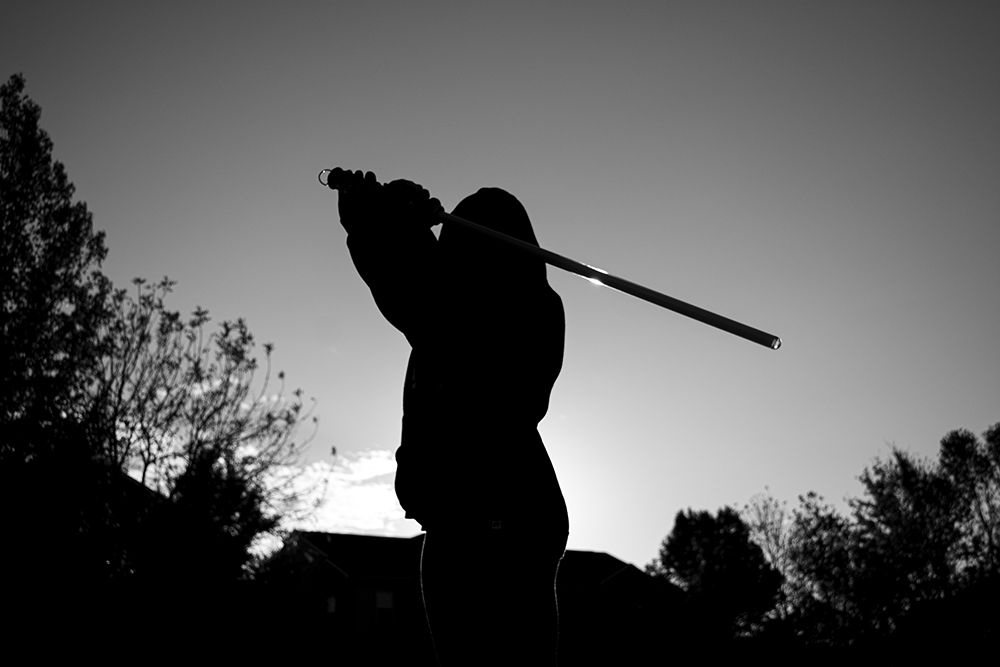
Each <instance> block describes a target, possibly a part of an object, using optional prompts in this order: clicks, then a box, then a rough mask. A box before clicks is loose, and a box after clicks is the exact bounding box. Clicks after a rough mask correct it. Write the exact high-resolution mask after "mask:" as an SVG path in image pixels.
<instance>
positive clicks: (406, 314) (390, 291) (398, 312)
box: [347, 224, 440, 347]
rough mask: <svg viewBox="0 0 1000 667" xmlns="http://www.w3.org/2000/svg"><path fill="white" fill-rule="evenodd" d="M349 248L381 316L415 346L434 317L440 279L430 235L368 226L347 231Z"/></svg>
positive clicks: (388, 226) (398, 227) (396, 226)
mask: <svg viewBox="0 0 1000 667" xmlns="http://www.w3.org/2000/svg"><path fill="white" fill-rule="evenodd" d="M347 247H348V249H349V250H350V253H351V259H353V260H354V266H355V267H356V268H357V270H358V273H359V274H360V275H361V278H362V280H364V281H365V283H366V284H367V285H368V288H369V289H370V290H371V293H372V297H374V299H375V304H376V305H377V306H378V309H379V310H380V311H381V312H382V315H384V316H385V318H386V319H387V320H388V321H389V323H390V324H392V325H393V326H394V327H396V328H397V329H399V330H400V331H401V332H402V333H403V335H404V336H406V339H407V341H409V343H410V345H411V346H414V347H416V346H417V344H418V342H419V341H420V340H422V339H424V338H425V337H426V336H428V335H429V334H430V332H429V331H428V328H429V327H430V326H431V323H432V322H434V321H435V318H434V317H433V312H432V311H433V310H434V298H433V297H434V294H435V292H436V290H435V286H436V284H437V283H438V281H439V279H440V278H439V275H438V274H439V266H438V265H439V262H438V252H437V239H436V238H435V236H434V233H433V232H432V231H431V230H430V229H429V228H420V227H407V226H404V225H399V224H385V225H382V224H371V225H366V226H365V227H364V228H362V229H359V230H356V231H354V232H352V233H351V234H349V235H348V237H347Z"/></svg>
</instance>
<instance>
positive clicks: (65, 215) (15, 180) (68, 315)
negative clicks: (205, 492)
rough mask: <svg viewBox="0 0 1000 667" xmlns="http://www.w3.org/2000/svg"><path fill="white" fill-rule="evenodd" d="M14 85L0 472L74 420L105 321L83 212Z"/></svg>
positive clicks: (4, 117)
mask: <svg viewBox="0 0 1000 667" xmlns="http://www.w3.org/2000/svg"><path fill="white" fill-rule="evenodd" d="M24 85H25V82H24V77H22V76H21V75H19V74H15V75H13V76H11V77H10V79H9V80H8V81H7V82H6V83H5V84H3V85H2V86H0V103H2V108H0V211H2V225H3V242H2V246H0V294H2V299H3V312H2V315H0V318H2V319H0V327H2V336H0V407H2V409H0V419H2V420H3V423H2V425H0V426H2V430H3V431H4V440H3V445H2V448H0V457H2V458H0V463H2V464H3V465H5V466H9V465H15V464H17V463H23V462H25V461H26V460H29V459H30V458H32V457H33V456H38V455H41V454H42V452H40V451H38V448H39V447H41V446H42V443H43V442H45V441H46V440H50V439H49V438H46V437H43V436H42V435H40V433H39V431H40V430H48V431H53V430H59V428H60V427H61V426H64V425H66V424H68V423H71V422H72V421H73V418H74V417H78V416H79V415H78V414H77V408H78V407H79V399H80V397H81V396H82V395H84V394H85V393H86V390H87V384H88V382H89V378H90V374H91V373H92V371H93V370H94V368H95V367H96V365H97V363H98V359H99V357H100V350H99V349H98V338H97V333H98V331H99V329H100V327H101V326H102V325H103V323H104V321H105V320H106V317H107V309H106V299H107V297H108V295H109V294H110V282H109V281H108V279H107V278H106V277H105V276H104V275H103V274H101V273H100V270H99V269H100V264H101V262H102V261H103V259H104V257H105V255H106V254H107V249H106V248H105V246H104V234H103V233H102V232H95V231H94V229H93V222H92V219H91V214H90V212H89V211H88V210H87V206H86V204H84V203H82V202H76V203H74V202H73V201H72V197H73V191H74V188H73V185H72V184H71V183H70V182H69V181H68V180H67V178H66V171H65V169H64V168H63V165H62V164H61V163H59V162H55V161H53V160H52V141H51V139H49V136H48V134H47V133H46V132H45V131H44V130H42V129H41V128H40V127H39V125H38V121H39V118H40V116H41V109H40V108H39V107H38V105H37V104H35V103H34V102H32V101H31V100H30V99H29V98H28V97H27V96H26V95H24Z"/></svg>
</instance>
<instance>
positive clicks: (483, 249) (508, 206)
mask: <svg viewBox="0 0 1000 667" xmlns="http://www.w3.org/2000/svg"><path fill="white" fill-rule="evenodd" d="M452 215H455V216H458V217H460V218H464V219H466V220H469V221H471V222H474V223H476V224H479V225H482V226H483V227H488V228H489V229H492V230H494V231H497V232H500V233H502V234H506V235H507V236H511V237H513V238H516V239H518V240H521V241H524V242H525V243H530V244H531V245H534V246H537V245H538V240H537V239H536V238H535V232H534V230H533V229H532V228H531V221H530V220H529V219H528V213H527V211H525V210H524V206H522V205H521V202H519V201H518V200H517V198H516V197H515V196H514V195H512V194H510V193H509V192H506V191H505V190H501V189H500V188H481V189H480V190H479V191H478V192H476V193H475V194H472V195H469V196H468V197H466V198H465V199H463V200H462V201H461V202H459V204H458V206H456V207H455V210H453V211H452ZM440 244H441V245H440V248H441V252H442V255H443V258H444V260H445V264H446V266H447V267H448V269H449V273H451V274H452V275H453V276H454V277H460V278H461V279H465V280H469V281H473V282H476V283H478V284H479V285H481V286H484V287H488V286H493V285H495V286H501V285H531V284H547V281H546V279H545V263H544V262H542V261H541V260H539V259H535V258H533V257H529V256H527V255H525V254H524V253H521V252H518V251H517V250H516V249H514V248H510V247H508V246H506V245H504V244H503V243H500V242H498V241H495V240H493V239H491V238H488V237H486V236H484V235H482V234H479V233H477V232H475V231H473V230H471V229H467V228H465V227H461V226H457V225H449V224H445V225H444V227H443V228H442V229H441V235H440Z"/></svg>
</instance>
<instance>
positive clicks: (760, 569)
mask: <svg viewBox="0 0 1000 667" xmlns="http://www.w3.org/2000/svg"><path fill="white" fill-rule="evenodd" d="M24 85H25V84H24V80H23V78H21V77H20V76H12V77H11V78H10V79H9V80H8V81H7V82H6V83H5V84H3V86H2V88H0V100H2V110H0V206H2V215H3V219H2V225H3V239H2V250H0V252H2V256H0V290H2V298H3V310H2V313H0V317H2V321H0V327H2V338H0V404H2V405H0V408H2V409H0V432H2V441H0V501H2V507H3V508H4V510H5V511H6V512H7V516H8V521H7V522H6V531H5V534H6V539H5V540H4V548H3V549H0V554H2V556H0V559H2V561H0V573H2V574H0V576H2V577H3V587H4V603H5V605H6V611H7V612H8V613H7V617H8V618H10V619H12V620H11V621H10V622H9V623H8V625H7V626H6V630H7V633H8V634H7V636H8V637H9V638H10V641H12V642H22V643H25V644H30V645H31V646H32V647H33V650H34V651H35V655H37V656H39V657H41V656H44V655H45V654H47V653H64V652H65V653H74V654H80V653H83V652H88V651H90V650H96V651H100V652H101V653H103V654H105V655H107V656H109V657H111V658H114V657H115V656H119V657H121V659H122V660H124V659H126V658H127V657H132V658H135V657H139V656H145V655H149V656H153V655H165V656H166V655H171V654H173V653H175V652H180V651H184V652H186V651H188V650H191V649H193V648H197V649H198V650H199V651H201V652H206V651H209V652H214V653H217V654H218V655H220V656H226V657H228V658H234V657H239V656H242V657H250V658H257V659H258V660H261V659H263V656H265V655H268V654H281V655H284V656H286V657H287V656H289V655H291V656H296V658H297V659H301V658H323V659H335V658H336V657H337V656H340V658H341V662H342V663H344V664H355V663H357V662H366V663H374V664H382V663H384V662H388V661H392V660H403V659H406V661H407V662H408V664H419V663H420V661H421V660H427V659H429V658H428V655H429V653H428V646H429V644H428V636H427V634H426V626H425V624H424V620H423V615H422V613H421V608H420V605H419V603H418V601H419V582H418V573H417V572H416V571H415V570H413V568H414V567H416V561H415V558H413V557H412V556H413V554H411V553H410V552H411V551H413V549H414V548H415V547H413V546H412V545H410V546H391V547H385V548H386V549H388V550H389V551H393V552H394V553H395V552H397V551H398V552H399V553H400V554H402V555H403V556H405V558H402V560H401V561H400V562H399V563H396V562H395V561H391V562H390V561H385V565H384V567H381V566H380V567H378V568H376V567H374V566H373V565H372V564H373V563H374V562H375V561H376V560H377V559H375V557H374V556H372V557H371V558H362V559H360V561H357V562H360V563H362V564H364V567H362V569H363V570H364V572H365V574H364V575H363V576H362V575H354V576H351V575H350V573H349V570H350V568H349V567H347V566H345V565H344V563H345V562H353V561H351V559H352V558H355V560H357V559H356V554H354V555H352V553H353V552H350V550H347V551H345V550H344V549H343V548H339V550H334V549H332V547H328V548H326V550H325V551H324V549H322V548H318V547H315V544H313V546H308V544H310V543H322V544H328V545H329V544H334V543H337V544H340V542H337V540H335V539H334V538H333V537H330V536H327V537H325V538H324V537H322V535H312V536H311V537H308V536H307V537H303V536H301V535H298V536H296V537H295V539H288V540H286V544H285V548H284V549H283V550H282V551H281V552H279V553H278V554H276V555H275V556H273V557H271V558H263V557H262V556H261V553H262V552H261V551H260V550H259V549H256V548H255V547H257V546H259V544H260V542H261V538H262V537H266V536H276V537H287V536H286V535H285V534H284V533H282V531H281V526H282V521H283V520H284V519H288V518H293V517H294V513H295V512H298V511H302V505H301V503H300V502H299V501H300V497H299V496H297V494H296V493H295V491H294V489H295V486H294V481H295V480H294V478H293V475H292V473H293V472H294V470H295V467H294V463H295V462H296V460H297V457H298V455H299V453H300V452H301V450H302V447H303V446H304V445H305V444H306V442H307V439H301V438H299V437H298V435H297V433H298V427H299V426H300V425H301V424H302V423H303V422H306V421H309V419H310V417H311V415H309V414H307V413H305V412H304V411H303V402H302V399H301V392H298V391H295V392H291V393H289V394H288V395H284V392H283V383H284V376H283V374H281V373H278V374H276V376H275V377H271V372H270V356H271V351H272V347H271V346H270V345H265V346H264V352H265V361H266V363H265V366H264V368H263V369H259V368H258V362H257V359H256V357H255V355H254V349H255V345H254V340H253V337H252V335H251V334H250V332H249V330H248V328H247V325H246V323H245V322H243V321H242V320H238V321H236V322H223V323H221V325H220V326H219V327H218V328H217V329H216V330H214V331H210V330H209V328H208V322H209V318H208V313H207V311H205V310H203V309H200V308H199V309H198V310H196V311H195V312H194V313H193V314H192V315H191V317H189V318H182V317H181V316H180V315H179V314H178V313H176V312H173V311H170V310H168V309H167V308H166V306H165V304H164V299H165V298H166V297H167V295H168V294H169V292H170V288H171V286H172V283H171V282H170V281H169V280H167V279H164V280H162V281H160V282H158V283H155V284H147V283H145V282H144V281H142V280H137V281H136V283H135V285H134V287H133V288H132V289H131V290H120V289H115V287H114V286H113V285H112V284H111V282H110V281H109V280H108V278H107V277H106V276H104V275H103V274H102V273H101V271H100V267H101V262H102V261H103V260H104V258H105V255H106V253H107V250H106V248H105V245H104V237H103V234H101V233H98V232H95V231H94V229H93V223H92V219H91V215H90V213H89V212H88V210H87V207H86V205H85V204H83V203H82V202H74V201H73V200H72V196H73V186H72V184H71V183H70V182H69V180H68V179H67V177H66V174H65V171H64V169H63V167H62V165H61V164H59V163H58V162H55V161H53V159H52V142H51V141H50V139H49V138H48V136H47V135H46V133H45V132H44V131H43V130H42V129H41V128H40V127H39V124H38V122H39V117H40V110H39V108H38V106H37V105H36V104H34V103H33V102H32V101H31V100H30V99H29V98H28V97H27V96H25V94H24ZM255 375H257V380H256V382H257V385H259V388H258V389H257V390H254V389H253V387H254V383H255ZM261 375H263V376H264V377H260V376H261ZM275 385H277V387H276V386H275ZM274 393H279V394H282V395H283V396H284V398H282V399H281V400H278V401H273V400H264V396H265V395H266V394H274ZM860 479H861V481H862V484H863V486H864V493H863V495H862V497H860V498H857V499H853V500H851V501H849V513H848V514H847V515H843V514H841V513H839V512H838V511H836V510H835V509H834V508H833V507H831V506H830V505H828V504H825V503H824V502H823V500H822V499H821V498H819V497H817V496H816V495H815V494H808V495H806V496H803V497H801V498H800V503H799V505H798V507H797V508H795V509H794V510H792V511H790V512H789V511H787V509H786V507H785V506H784V505H783V504H782V503H780V502H778V501H776V500H775V499H773V498H771V497H768V496H764V495H762V496H758V497H756V498H754V499H753V500H752V501H751V502H750V503H749V504H748V505H747V506H746V507H745V508H743V509H742V510H741V511H737V510H736V509H733V508H728V507H727V508H722V509H720V510H719V511H718V512H716V513H715V514H712V513H710V512H705V511H700V512H695V511H692V510H688V511H686V512H680V513H678V514H677V517H676V519H675V524H674V527H673V530H672V531H671V533H670V534H669V535H668V536H667V538H666V539H665V540H664V542H663V545H662V547H661V550H660V553H659V555H658V557H657V558H656V559H655V560H654V561H653V562H651V563H650V564H649V565H648V566H647V567H646V572H645V573H642V572H640V571H639V570H636V569H635V568H634V567H631V566H627V567H626V566H625V565H624V564H621V563H618V564H617V565H616V564H614V563H612V562H611V561H613V560H614V559H611V561H609V560H608V559H607V557H602V555H600V554H598V555H589V556H588V555H585V554H582V555H581V554H577V555H574V556H573V558H572V559H567V560H566V568H567V569H566V570H564V571H563V572H562V574H561V578H560V605H561V615H562V621H563V626H562V627H563V629H562V649H561V650H562V656H563V663H564V664H637V663H638V662H640V661H641V662H645V663H649V664H656V662H657V661H658V660H659V661H660V662H668V661H674V660H676V659H677V658H678V657H679V656H685V655H698V656H701V657H707V656H710V655H711V654H716V655H720V656H726V655H731V656H734V657H735V656H740V657H748V656H753V655H759V656H761V657H764V658H768V659H778V660H781V659H782V658H784V659H786V660H791V659H795V658H798V657H805V658H809V657H811V656H823V655H835V656H836V655H843V656H857V657H868V656H870V655H871V654H872V653H873V652H881V651H886V652H889V653H891V654H896V655H898V654H899V653H903V652H905V653H913V652H922V651H925V650H929V649H944V650H948V651H958V650H967V651H973V650H975V649H976V648H982V647H991V646H993V645H994V644H995V643H996V642H997V627H998V626H1000V622H998V614H997V611H996V601H997V600H998V599H1000V598H998V594H1000V583H998V582H1000V579H998V577H1000V574H998V573H1000V424H996V425H994V426H992V427H990V428H989V429H988V430H987V431H986V432H985V433H984V434H983V435H982V437H981V438H977V437H976V436H975V435H974V434H972V433H970V432H968V431H965V430H957V431H953V432H951V433H949V434H947V435H946V436H945V437H944V439H943V440H942V441H941V449H940V453H939V455H938V457H937V459H936V460H934V461H922V460H918V459H916V458H914V457H913V456H911V455H910V454H908V453H906V452H903V451H899V450H894V451H893V452H892V455H891V456H890V457H889V458H888V459H886V460H880V461H876V462H875V463H874V464H872V466H871V467H869V468H868V469H866V470H864V471H863V473H862V474H861V477H860ZM306 509H308V508H306ZM310 540H311V542H310ZM303 545H306V546H303ZM307 547H308V548H307ZM352 548H353V547H352ZM366 548H368V547H366ZM380 548H382V547H380ZM415 553H417V554H418V553H419V551H417V552H415ZM605 556H606V555H605ZM373 559H375V560H373ZM379 562H381V561H379ZM400 563H402V564H400ZM408 563H409V564H410V565H407V564H408ZM373 568H374V569H373ZM398 568H402V570H399V569H398ZM407 568H410V569H407ZM629 568H631V569H629ZM338 572H339V574H338ZM399 572H402V574H400V573H399ZM390 580H392V581H396V584H393V586H397V588H395V589H392V587H391V586H390V585H389V584H386V583H384V582H385V581H390ZM324 582H325V583H324ZM366 582H367V583H366ZM371 582H383V583H378V586H382V587H383V588H381V589H379V588H377V587H376V584H375V583H371ZM369 584H370V585H369ZM323 586H327V587H328V590H327V589H323V588H322V587H323ZM387 587H388V588H387ZM324 591H325V592H324ZM331 591H332V592H331ZM393 591H395V593H394V595H395V597H393V596H392V595H389V593H393ZM475 604H476V598H475V589H474V587H470V600H469V605H470V613H474V611H475ZM366 609H367V610H369V611H370V612H371V613H370V614H369V615H368V616H366V615H365V614H367V613H368V612H364V613H362V611H359V610H366ZM350 610H354V611H356V612H357V613H354V612H351V613H345V612H347V611H350ZM387 610H389V611H387ZM389 612H391V613H389ZM352 614H353V615H352ZM344 619H348V620H344ZM365 619H368V620H365Z"/></svg>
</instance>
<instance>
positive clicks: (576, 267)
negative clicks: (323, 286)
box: [437, 212, 781, 350]
mask: <svg viewBox="0 0 1000 667" xmlns="http://www.w3.org/2000/svg"><path fill="white" fill-rule="evenodd" d="M437 217H438V220H440V221H441V222H442V223H451V224H454V225H460V226H462V227H466V228H467V229H471V230H474V231H476V232H479V233H480V234H483V235H485V236H489V237H490V238H492V239H494V240H496V241H499V242H501V243H505V244H507V245H508V246H510V247H513V248H516V249H518V250H520V251H521V252H525V253H528V254H529V255H532V256H533V257H537V258H538V259H540V260H542V261H543V262H545V263H546V264H551V265H552V266H555V267H557V268H560V269H563V270H564V271H569V272H570V273H575V274H576V275H578V276H582V277H584V278H589V279H591V280H595V281H597V282H599V283H601V284H602V285H606V286H608V287H612V288H614V289H616V290H619V291H621V292H625V293H626V294H631V295H632V296H634V297H637V298H639V299H642V300H644V301H648V302H649V303H653V304H656V305H657V306H660V307H662V308H666V309H667V310H672V311H674V312H675V313H679V314H681V315H686V316H687V317H690V318H692V319H695V320H698V321H699V322H702V323H704V324H708V325H709V326H713V327H715V328H717V329H722V330H723V331H727V332H729V333H731V334H735V335H737V336H739V337H741V338H746V339H747V340H750V341H753V342H754V343H758V344H760V345H763V346H764V347H769V348H771V349H772V350H777V349H778V348H779V347H780V346H781V339H780V338H778V337H777V336H775V335H774V334H769V333H767V332H765V331H761V330H760V329H755V328H754V327H751V326H749V325H746V324H743V323H742V322H737V321H736V320H731V319H729V318H728V317H723V316H722V315H719V314H717V313H713V312H712V311H710V310H705V309H704V308H699V307H698V306H695V305H692V304H690V303H687V302H686V301H681V300H680V299H675V298H674V297H672V296H667V295H666V294H664V293H662V292H657V291H656V290H654V289H650V288H648V287H645V286H643V285H639V284H638V283H634V282H632V281H631V280H625V279H624V278H619V277H618V276H614V275H611V274H610V273H607V272H605V271H603V270H601V269H598V268H596V267H593V266H590V265H588V264H584V263H583V262H578V261H576V260H574V259H570V258H569V257H563V256H562V255H559V254H557V253H554V252H552V251H551V250H545V249H544V248H539V247H538V246H535V245H532V244H530V243H525V242H524V241H521V240H520V239H515V238H513V237H511V236H508V235H506V234H503V233H501V232H497V231H494V230H492V229H489V228H488V227H484V226H482V225H477V224H476V223H474V222H472V221H470V220H466V219H464V218H459V217H458V216H455V215H451V214H450V213H444V212H439V213H438V214H437Z"/></svg>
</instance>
